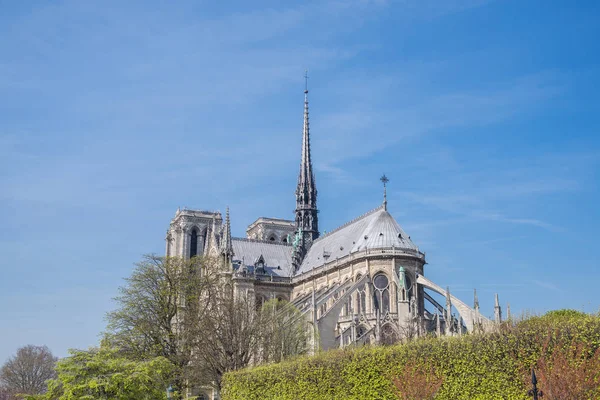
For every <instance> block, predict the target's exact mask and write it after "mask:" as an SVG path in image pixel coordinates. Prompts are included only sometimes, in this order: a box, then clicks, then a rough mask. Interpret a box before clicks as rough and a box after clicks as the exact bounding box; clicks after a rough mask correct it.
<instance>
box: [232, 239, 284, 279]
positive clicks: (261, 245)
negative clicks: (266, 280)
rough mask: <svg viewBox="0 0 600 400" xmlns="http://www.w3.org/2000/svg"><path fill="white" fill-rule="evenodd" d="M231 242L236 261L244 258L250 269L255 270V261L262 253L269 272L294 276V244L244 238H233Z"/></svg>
mask: <svg viewBox="0 0 600 400" xmlns="http://www.w3.org/2000/svg"><path fill="white" fill-rule="evenodd" d="M231 243H232V245H233V253H234V256H233V258H234V261H237V260H239V261H242V260H243V261H244V265H246V266H249V267H250V268H249V270H250V271H252V270H253V268H254V263H256V261H258V259H259V257H260V256H261V255H262V257H263V259H264V260H265V269H266V271H267V274H269V275H275V276H281V277H291V276H292V273H293V269H292V246H290V245H287V244H284V243H273V242H267V241H262V240H252V239H244V238H232V239H231ZM277 267H279V268H277Z"/></svg>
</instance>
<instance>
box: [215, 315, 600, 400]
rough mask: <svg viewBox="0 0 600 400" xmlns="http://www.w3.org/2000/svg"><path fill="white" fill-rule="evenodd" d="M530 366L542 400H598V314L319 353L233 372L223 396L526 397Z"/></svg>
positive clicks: (247, 398)
mask: <svg viewBox="0 0 600 400" xmlns="http://www.w3.org/2000/svg"><path fill="white" fill-rule="evenodd" d="M533 366H535V368H536V371H537V373H538V378H539V384H538V386H539V387H540V388H541V389H542V390H543V391H544V392H545V396H544V399H546V400H553V399H598V398H600V388H599V387H600V384H599V380H600V316H598V315H587V314H583V313H579V312H577V311H571V310H560V311H553V312H550V313H548V314H546V315H544V316H542V317H532V318H529V319H526V320H523V321H520V322H506V323H504V324H503V325H501V326H500V327H499V329H498V331H497V332H495V333H490V334H485V335H467V336H463V337H460V338H443V339H436V338H428V339H421V340H417V341H414V342H411V343H408V344H403V345H402V344H401V345H395V346H389V347H363V348H356V349H350V350H335V351H329V352H324V353H321V354H318V355H316V356H313V357H303V358H298V359H296V360H294V361H288V362H284V363H280V364H272V365H266V366H260V367H255V368H250V369H246V370H242V371H238V372H232V373H229V374H227V375H226V376H225V380H224V386H223V393H222V396H223V399H225V400H237V399H240V400H241V399H243V400H252V399H261V400H262V399H290V400H292V399H293V400H298V399H361V400H363V399H428V398H434V397H435V398H436V399H449V400H458V399H469V400H472V399H485V400H491V399H527V398H529V397H527V395H526V393H527V389H528V388H529V387H530V386H527V385H528V381H529V379H530V369H531V367H533Z"/></svg>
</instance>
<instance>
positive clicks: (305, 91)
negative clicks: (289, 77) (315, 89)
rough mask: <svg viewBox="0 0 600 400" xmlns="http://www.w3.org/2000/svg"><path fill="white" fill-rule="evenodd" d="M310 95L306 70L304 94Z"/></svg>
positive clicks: (305, 71)
mask: <svg viewBox="0 0 600 400" xmlns="http://www.w3.org/2000/svg"><path fill="white" fill-rule="evenodd" d="M306 93H308V70H307V69H305V70H304V94H306Z"/></svg>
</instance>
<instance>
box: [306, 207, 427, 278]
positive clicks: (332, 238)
mask: <svg viewBox="0 0 600 400" xmlns="http://www.w3.org/2000/svg"><path fill="white" fill-rule="evenodd" d="M392 247H394V248H396V249H409V250H418V248H417V246H416V245H415V244H414V243H413V242H412V241H411V240H410V238H409V237H408V235H407V234H406V232H404V230H403V229H402V228H401V227H400V225H398V223H397V222H396V220H395V219H394V217H392V215H391V214H390V213H389V212H387V210H385V208H384V207H383V206H381V207H378V208H376V209H374V210H372V211H369V212H368V213H366V214H364V215H362V216H360V217H358V218H356V219H355V220H353V221H350V222H348V223H347V224H345V225H342V226H341V227H339V228H338V229H336V230H334V231H332V232H330V233H328V234H327V235H325V236H322V237H320V238H319V239H317V240H315V241H314V242H313V244H312V246H311V248H310V250H309V251H308V253H307V254H306V256H305V257H304V261H303V262H302V265H301V266H300V269H298V272H297V274H303V273H305V272H309V271H310V270H311V269H313V268H317V267H320V266H322V265H323V264H325V263H326V262H328V261H332V260H335V259H336V257H339V258H341V257H344V256H347V255H348V254H351V253H355V252H358V251H364V250H365V249H369V250H370V249H380V248H392Z"/></svg>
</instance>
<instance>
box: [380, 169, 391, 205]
mask: <svg viewBox="0 0 600 400" xmlns="http://www.w3.org/2000/svg"><path fill="white" fill-rule="evenodd" d="M379 180H380V181H381V182H383V209H384V210H385V211H387V183H388V182H389V181H390V180H389V179H388V177H387V176H385V174H383V175H382V176H381V178H379Z"/></svg>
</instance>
